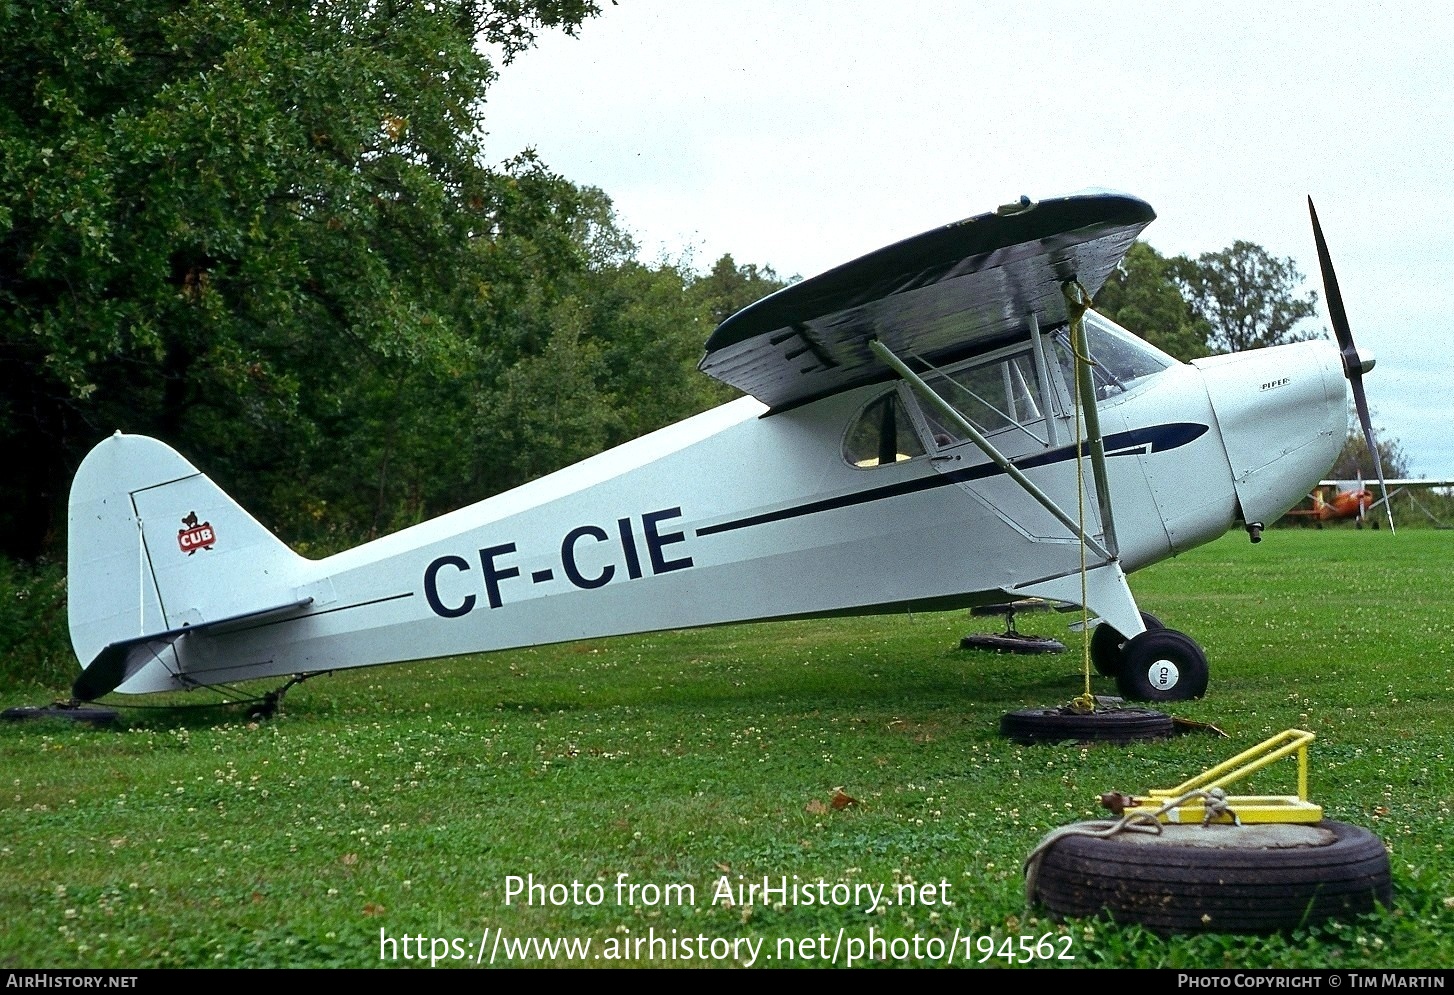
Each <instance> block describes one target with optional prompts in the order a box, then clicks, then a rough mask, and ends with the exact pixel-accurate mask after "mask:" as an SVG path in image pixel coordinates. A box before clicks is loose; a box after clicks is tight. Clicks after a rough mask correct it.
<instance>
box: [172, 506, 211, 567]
mask: <svg viewBox="0 0 1454 995" xmlns="http://www.w3.org/2000/svg"><path fill="white" fill-rule="evenodd" d="M182 524H183V525H184V526H186V528H182V529H178V530H177V547H178V548H179V549H181V551H182V552H184V553H186V554H187V555H188V556H192V555H193V554H195V553H196V552H197V550H199V549H211V548H212V545H213V544H214V543H215V542H217V533H215V532H213V531H212V523H211V522H198V521H197V513H196V512H195V511H194V512H191V513H190V514H188V515H187V517H186V518H184V519H182Z"/></svg>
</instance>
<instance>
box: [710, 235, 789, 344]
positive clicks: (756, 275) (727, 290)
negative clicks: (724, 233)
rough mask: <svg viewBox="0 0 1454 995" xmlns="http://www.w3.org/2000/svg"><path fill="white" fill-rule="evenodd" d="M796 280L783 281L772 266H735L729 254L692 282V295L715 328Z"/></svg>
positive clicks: (753, 264) (751, 264) (735, 263)
mask: <svg viewBox="0 0 1454 995" xmlns="http://www.w3.org/2000/svg"><path fill="white" fill-rule="evenodd" d="M797 279H798V278H797V277H793V278H791V279H787V280H785V279H783V278H782V277H780V276H778V275H777V271H776V270H775V269H773V268H772V267H771V266H758V265H757V264H756V263H747V264H746V265H743V266H738V265H737V262H736V260H734V259H733V258H732V255H731V254H730V253H728V254H726V255H724V256H722V258H721V259H718V260H717V261H716V262H715V263H713V264H712V269H711V270H710V271H709V272H708V273H707V274H706V275H704V276H702V277H700V278H698V279H697V280H696V281H694V282H693V284H692V293H693V294H694V295H696V296H697V298H698V299H699V300H701V301H702V302H703V303H704V304H705V305H706V306H707V311H708V313H709V314H710V316H711V319H712V325H713V327H715V326H717V325H720V324H722V322H724V321H726V320H727V319H728V318H730V317H732V316H733V315H734V314H736V313H737V312H738V311H741V310H742V309H743V308H745V307H747V305H749V304H752V303H753V302H755V301H758V300H761V299H762V298H764V297H766V296H767V295H768V294H770V293H772V292H773V291H775V290H781V289H782V288H783V287H786V286H787V285H788V284H790V283H793V282H795V281H796V280H797Z"/></svg>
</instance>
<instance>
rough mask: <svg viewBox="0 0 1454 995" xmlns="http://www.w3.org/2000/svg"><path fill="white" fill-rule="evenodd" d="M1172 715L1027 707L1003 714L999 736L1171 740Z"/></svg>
mask: <svg viewBox="0 0 1454 995" xmlns="http://www.w3.org/2000/svg"><path fill="white" fill-rule="evenodd" d="M1175 731H1176V730H1175V727H1174V726H1173V724H1172V721H1171V716H1170V715H1167V714H1165V713H1163V712H1156V711H1152V710H1151V709H1149V708H1112V709H1098V710H1097V711H1094V712H1075V711H1071V710H1069V709H1063V708H1027V709H1023V710H1022V711H1018V712H1006V713H1005V714H1004V715H1002V716H1000V735H1001V736H1004V737H1005V738H1006V739H1008V740H1011V741H1013V742H1016V743H1023V744H1025V745H1032V744H1035V743H1063V742H1066V741H1070V742H1076V743H1134V742H1140V741H1142V740H1148V739H1170V738H1171V736H1172V734H1173V733H1174V732H1175Z"/></svg>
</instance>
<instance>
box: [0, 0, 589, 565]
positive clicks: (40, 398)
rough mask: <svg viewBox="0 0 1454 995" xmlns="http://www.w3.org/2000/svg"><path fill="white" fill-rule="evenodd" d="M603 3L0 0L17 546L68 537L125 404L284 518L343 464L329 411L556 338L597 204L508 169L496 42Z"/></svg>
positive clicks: (0, 412) (11, 515)
mask: <svg viewBox="0 0 1454 995" xmlns="http://www.w3.org/2000/svg"><path fill="white" fill-rule="evenodd" d="M595 11H596V8H595V5H594V4H593V3H590V2H587V0H488V2H472V0H444V2H440V3H434V4H420V3H388V4H378V3H373V2H371V0H351V2H338V3H329V4H323V5H313V6H311V7H310V6H302V7H300V6H296V5H278V4H269V3H261V2H244V0H224V2H219V3H210V4H177V3H171V2H165V0H142V2H127V3H118V2H105V0H103V2H99V3H92V4H84V5H83V4H62V5H60V6H56V5H54V4H49V3H40V2H35V0H30V2H17V3H11V4H7V5H5V6H4V7H3V8H0V45H3V47H4V49H5V51H6V61H5V65H4V66H3V67H0V86H3V88H4V91H5V93H6V94H7V99H6V103H5V106H4V107H3V108H0V258H3V260H4V268H5V271H6V277H5V279H4V281H3V283H0V398H3V406H0V460H3V461H4V463H5V465H6V466H7V468H8V469H9V471H10V473H9V475H8V477H7V480H6V484H5V485H4V487H3V491H4V493H3V494H0V497H3V501H0V507H4V508H5V509H6V510H5V512H4V514H5V516H6V517H5V519H4V520H3V521H0V536H3V544H0V548H3V549H4V550H7V551H9V552H11V553H12V554H18V555H22V556H26V557H31V556H34V555H35V554H37V553H38V552H39V551H40V550H41V549H43V548H45V547H46V546H47V545H48V544H49V543H50V542H51V541H53V539H54V536H55V534H56V531H57V529H58V510H59V508H60V506H61V496H62V494H63V493H64V487H65V481H66V480H67V479H68V477H69V471H70V470H71V469H73V468H74V466H75V464H76V463H77V462H78V461H79V458H80V456H81V455H82V454H83V453H84V452H85V451H86V449H87V448H89V446H90V445H91V444H92V443H94V442H95V441H96V440H97V439H98V438H99V437H100V436H102V435H104V434H107V433H109V432H110V431H111V430H112V429H115V428H118V427H119V428H122V429H123V430H127V431H140V432H147V433H151V434H155V435H159V436H161V437H162V438H165V439H167V440H168V441H169V442H171V443H173V444H174V445H177V446H178V447H179V448H182V449H183V450H184V451H189V452H191V453H192V454H194V455H197V454H205V455H206V456H208V462H209V468H210V469H213V470H214V471H215V472H216V473H217V475H218V476H219V477H220V478H222V479H225V480H227V481H228V482H229V483H230V484H231V485H233V486H234V488H235V490H236V492H237V494H238V496H239V497H240V498H241V499H243V500H244V502H251V503H252V504H253V505H254V506H256V507H258V509H259V511H260V512H261V513H262V515H263V516H264V517H265V518H266V519H269V520H280V519H287V518H288V514H289V509H288V506H287V505H286V504H283V503H280V502H279V501H277V500H275V494H277V493H280V492H284V491H286V488H285V487H283V488H280V487H279V483H280V481H283V480H297V479H300V478H301V479H306V478H307V477H308V476H309V474H310V472H312V471H315V469H316V468H318V467H319V466H320V464H326V463H327V458H326V457H325V458H323V459H321V460H320V459H319V458H318V457H319V454H320V452H322V451H324V450H326V449H327V447H326V446H323V445H321V443H320V436H319V427H318V426H319V419H320V418H323V417H325V416H326V415H327V414H330V413H331V414H333V415H334V417H335V418H337V419H340V420H341V419H346V418H348V417H349V416H351V415H355V416H359V417H362V418H364V419H365V420H367V419H368V418H370V417H373V418H376V419H377V418H381V417H383V416H382V415H381V414H380V412H379V411H378V405H379V404H381V403H386V400H385V399H386V396H387V395H388V393H389V391H390V390H391V389H394V388H397V389H398V392H399V394H401V395H402V394H407V393H408V392H409V390H411V389H412V390H415V391H423V392H424V393H430V392H431V391H432V389H433V388H434V387H436V386H438V385H440V384H443V383H447V382H450V381H452V380H454V379H456V378H457V375H459V374H464V373H469V374H473V375H474V377H475V378H476V380H478V379H486V380H488V379H489V378H490V377H491V371H493V372H494V373H495V374H497V373H498V372H499V371H500V370H502V369H504V368H505V367H507V366H508V365H509V364H510V363H512V362H513V361H514V360H515V358H517V357H518V355H520V354H522V353H529V352H531V351H533V349H536V348H538V346H539V344H540V343H541V342H542V341H543V338H544V336H543V333H542V332H541V325H542V317H541V315H540V314H539V313H538V312H539V298H540V297H541V296H542V295H547V296H548V295H549V294H551V293H552V288H553V287H554V286H555V284H556V283H557V282H558V281H559V280H560V279H562V278H563V277H565V276H566V275H568V274H570V273H574V272H578V271H579V270H580V269H581V268H582V267H583V266H584V265H585V264H586V258H585V253H584V247H583V246H582V245H581V244H580V242H579V239H578V237H577V236H578V234H579V232H578V229H579V227H580V223H579V218H580V217H581V216H582V214H583V213H584V212H585V211H587V210H588V208H589V206H590V205H589V204H588V203H587V200H588V198H586V197H584V196H583V195H582V194H581V192H580V191H578V190H576V189H575V188H574V187H572V186H571V185H569V184H567V183H565V182H564V181H561V180H559V179H558V178H556V177H554V176H552V175H550V174H549V173H548V172H547V171H546V170H544V169H543V167H541V166H540V164H539V163H537V162H535V161H533V160H532V159H530V158H528V157H527V158H522V159H519V160H516V161H515V162H513V163H510V164H507V165H506V166H505V167H503V168H491V167H488V166H487V165H486V164H485V159H484V156H483V151H482V149H481V147H480V144H479V142H480V136H481V135H482V133H483V129H482V128H481V117H480V115H481V112H482V108H483V106H484V103H483V101H484V96H485V92H486V89H487V88H488V85H489V83H490V82H491V80H492V79H493V78H494V74H495V67H494V65H493V64H492V62H491V60H490V58H489V57H488V56H487V55H486V54H484V52H485V51H486V49H485V47H484V44H488V45H493V46H494V48H495V50H496V51H499V52H500V53H501V57H502V58H504V59H506V60H508V59H509V58H510V57H511V56H513V55H514V54H516V53H517V52H518V51H520V50H521V49H522V48H524V47H527V46H528V45H529V44H530V43H531V42H532V41H533V39H534V37H535V33H536V31H538V30H540V29H542V28H547V27H559V28H562V29H564V30H567V31H573V30H574V29H575V28H576V27H577V26H578V25H579V24H580V23H581V21H582V20H583V19H585V18H586V17H588V16H591V15H592V14H594V13H595ZM482 43H483V44H482ZM532 315H533V316H534V318H535V320H534V321H533V322H532V321H531V320H530V318H531V316H532ZM532 336H533V338H532ZM410 399H412V398H410ZM446 400H447V399H446ZM457 410H464V409H457ZM435 428H436V430H437V428H438V426H436V427H435ZM344 448H345V449H348V448H350V443H349V442H347V441H345V442H344ZM36 523H45V524H42V525H41V526H40V527H39V528H37V525H36Z"/></svg>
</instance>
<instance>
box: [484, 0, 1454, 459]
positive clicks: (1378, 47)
mask: <svg viewBox="0 0 1454 995" xmlns="http://www.w3.org/2000/svg"><path fill="white" fill-rule="evenodd" d="M1449 10H1450V11H1454V8H1450V9H1449ZM487 118H488V125H487V126H488V129H489V132H490V136H489V150H490V153H491V155H492V156H494V157H496V158H499V159H505V158H508V157H509V156H510V155H513V154H514V153H517V152H519V151H520V150H521V149H524V148H526V147H532V148H534V149H536V150H537V152H538V153H539V155H540V157H541V158H542V159H543V160H544V161H545V162H546V163H547V164H548V165H549V166H550V167H551V168H553V169H554V170H556V171H558V172H560V173H561V174H563V175H564V176H566V177H568V178H569V179H571V180H573V181H575V182H577V183H581V184H588V185H592V186H598V187H600V188H601V189H603V190H605V191H606V193H607V194H608V195H609V196H610V197H611V199H612V200H613V202H614V203H615V205H616V210H617V214H618V216H619V218H620V219H621V221H622V223H623V226H624V227H625V228H627V229H628V230H630V231H631V232H633V234H634V235H635V237H636V239H637V241H638V242H639V243H640V244H641V246H642V250H643V256H644V257H645V258H646V259H647V260H653V259H656V258H658V257H660V256H663V255H665V256H668V257H670V258H672V259H683V258H687V259H690V260H692V261H694V263H695V264H696V265H697V267H698V268H705V267H707V266H708V265H710V264H711V262H712V261H713V260H715V259H716V258H717V257H718V256H720V255H721V254H722V253H724V252H730V253H732V254H733V256H734V257H735V258H736V260H737V261H738V262H739V263H746V262H755V263H759V264H770V265H772V266H773V267H774V268H776V269H777V271H778V272H779V273H781V274H783V275H793V274H797V275H801V276H811V275H813V274H815V273H818V272H821V271H822V270H824V269H827V268H829V267H832V266H835V265H837V264H839V263H842V262H846V261H848V260H849V259H852V258H854V257H856V256H859V255H862V254H863V253H865V252H869V251H871V250H873V249H875V248H878V247H879V246H881V245H885V244H887V243H889V242H893V241H896V240H898V239H901V238H905V237H907V236H910V235H913V234H916V233H918V232H920V231H923V230H926V229H928V228H933V227H936V226H938V225H942V224H945V223H947V222H950V221H954V220H957V219H959V218H963V217H967V216H970V215H974V214H980V213H983V212H985V211H988V210H992V209H993V208H994V207H995V206H997V205H999V204H1002V203H1006V202H1008V201H1010V200H1013V199H1015V198H1016V197H1018V196H1020V195H1021V194H1027V195H1029V196H1030V197H1032V198H1036V199H1039V198H1042V197H1053V196H1059V195H1064V194H1068V193H1073V192H1075V191H1078V190H1083V189H1085V188H1088V187H1107V188H1111V189H1115V190H1122V191H1125V192H1127V193H1131V194H1135V195H1136V196H1138V197H1141V198H1143V199H1145V200H1146V201H1148V202H1149V203H1150V204H1151V206H1152V207H1153V208H1155V210H1156V212H1157V215H1158V217H1157V220H1156V221H1154V222H1152V224H1151V226H1150V227H1149V228H1148V229H1147V230H1146V231H1145V233H1144V235H1143V237H1144V238H1145V239H1146V240H1147V241H1148V242H1150V243H1151V244H1152V245H1153V246H1155V247H1156V248H1157V249H1158V250H1160V251H1161V252H1163V253H1165V254H1175V253H1180V252H1185V253H1191V254H1197V253H1201V252H1208V251H1215V250H1218V249H1221V248H1225V247H1226V246H1228V245H1230V244H1231V243H1232V242H1233V241H1235V240H1237V239H1247V240H1250V241H1253V242H1258V243H1260V244H1262V245H1263V246H1265V247H1266V248H1267V249H1268V250H1269V251H1271V252H1272V253H1273V254H1275V255H1278V256H1291V257H1293V258H1294V259H1295V260H1296V261H1297V263H1298V266H1299V268H1300V269H1301V270H1302V271H1303V272H1304V273H1305V274H1307V276H1308V283H1307V286H1308V287H1309V288H1311V289H1319V298H1320V300H1321V296H1322V295H1321V289H1320V288H1319V286H1318V277H1317V257H1316V255H1315V251H1314V248H1313V240H1312V233H1311V229H1310V227H1309V223H1308V219H1307V207H1306V199H1305V198H1306V197H1307V196H1308V195H1309V194H1311V195H1312V197H1313V199H1314V200H1315V201H1316V203H1317V205H1318V214H1319V216H1320V218H1321V220H1322V223H1323V230H1324V232H1325V234H1326V235H1327V238H1328V241H1329V245H1330V248H1331V251H1332V254H1333V259H1334V262H1335V264H1336V265H1337V268H1338V277H1339V281H1340V283H1341V285H1342V288H1343V297H1344V301H1345V303H1346V306H1347V310H1348V315H1349V320H1350V322H1351V323H1352V326H1353V334H1354V338H1355V340H1356V341H1357V343H1358V345H1359V347H1360V349H1370V350H1372V351H1373V352H1374V353H1375V354H1376V356H1377V357H1378V368H1377V369H1375V370H1374V371H1373V372H1372V373H1370V374H1369V375H1368V376H1367V378H1366V380H1365V383H1366V384H1367V388H1368V394H1369V400H1370V403H1371V404H1372V406H1373V409H1374V412H1375V424H1377V425H1379V426H1382V427H1384V428H1386V429H1387V430H1388V431H1389V432H1391V433H1392V434H1393V435H1394V436H1395V437H1396V438H1397V439H1398V440H1399V441H1400V443H1401V444H1402V446H1403V448H1404V449H1405V450H1406V451H1407V453H1408V454H1409V456H1410V458H1411V464H1412V470H1413V471H1414V472H1416V473H1419V474H1423V475H1430V476H1433V475H1437V476H1442V477H1454V432H1451V421H1454V328H1451V325H1454V279H1451V277H1454V12H1446V9H1445V8H1442V7H1441V6H1439V5H1435V4H1428V3H1423V4H1412V3H1411V4H1405V5H1398V4H1393V5H1377V4H1371V3H1367V2H1364V3H1356V4H1351V3H1350V4H1333V3H1319V4H1315V5H1314V4H1308V5H1290V4H1277V5H1267V4H1253V3H1245V4H1228V5H1223V6H1221V7H1219V8H1217V9H1215V10H1211V9H1208V5H1205V4H1198V5H1195V6H1193V5H1190V4H1188V5H1182V6H1173V5H1158V6H1152V5H1147V4H1119V3H1104V2H1102V3H1094V4H1085V3H1080V4H1052V3H1038V4H1008V3H986V4H970V3H966V2H961V3H929V2H882V0H881V2H877V3H858V2H850V0H834V2H832V3H828V2H797V3H793V4H791V5H789V4H783V3H767V2H747V0H733V2H720V3H718V2H707V0H691V2H682V0H677V2H658V0H621V3H620V5H619V6H610V5H609V2H608V3H607V5H606V6H605V10H604V12H603V14H602V16H600V17H598V18H596V19H595V20H593V21H591V22H589V23H587V24H586V25H585V26H584V28H583V29H582V30H581V32H580V35H579V37H578V38H574V39H572V38H569V37H566V36H564V35H559V34H547V35H545V36H543V37H542V39H541V42H540V44H539V46H538V47H537V48H536V49H535V50H533V51H531V52H527V53H525V54H524V55H522V56H521V57H519V58H518V59H517V60H516V61H515V62H514V63H513V64H512V65H509V66H506V67H504V68H503V70H502V74H501V78H500V80H499V82H498V83H497V84H496V85H495V87H494V89H493V90H492V91H491V95H490V103H489V107H488V111H487ZM1318 324H1319V325H1324V326H1325V325H1326V324H1327V320H1326V317H1325V316H1321V317H1320V318H1319V321H1318Z"/></svg>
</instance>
